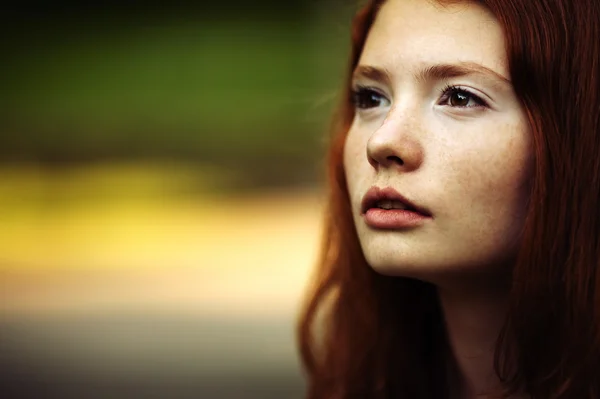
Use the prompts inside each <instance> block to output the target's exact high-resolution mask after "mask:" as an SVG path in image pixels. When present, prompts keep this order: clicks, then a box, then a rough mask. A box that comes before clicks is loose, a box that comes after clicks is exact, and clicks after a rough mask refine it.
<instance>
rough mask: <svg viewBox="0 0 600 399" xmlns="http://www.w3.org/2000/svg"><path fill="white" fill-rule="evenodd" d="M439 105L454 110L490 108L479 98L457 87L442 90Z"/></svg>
mask: <svg viewBox="0 0 600 399" xmlns="http://www.w3.org/2000/svg"><path fill="white" fill-rule="evenodd" d="M439 105H446V106H450V107H454V108H479V107H487V106H488V105H487V103H486V102H485V101H484V100H482V99H481V98H480V97H479V96H477V95H475V94H473V93H471V92H470V91H468V90H466V89H462V88H460V87H457V86H447V87H445V88H444V89H443V90H442V97H441V98H440V103H439Z"/></svg>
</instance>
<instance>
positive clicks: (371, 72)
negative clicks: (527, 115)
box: [352, 62, 511, 85]
mask: <svg viewBox="0 0 600 399" xmlns="http://www.w3.org/2000/svg"><path fill="white" fill-rule="evenodd" d="M468 75H491V76H492V77H493V78H495V79H496V80H499V81H501V82H503V83H505V84H508V85H511V82H510V80H509V79H507V78H505V77H504V76H502V75H501V74H499V73H498V72H496V71H494V70H492V69H490V68H488V67H485V66H483V65H481V64H477V63H475V62H460V63H456V64H435V65H430V66H428V67H426V68H423V69H421V70H420V71H418V72H417V73H416V74H415V75H414V77H415V79H416V80H417V81H419V82H427V81H430V80H442V79H450V78H457V77H461V76H468ZM361 77H363V78H367V79H370V80H374V81H376V82H381V83H383V84H386V85H391V81H392V79H391V74H390V73H389V71H387V70H386V69H385V68H384V69H380V68H377V67H373V66H368V65H359V66H357V67H356V69H355V70H354V73H353V74H352V78H353V79H358V78H361Z"/></svg>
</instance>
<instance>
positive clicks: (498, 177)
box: [460, 145, 530, 216]
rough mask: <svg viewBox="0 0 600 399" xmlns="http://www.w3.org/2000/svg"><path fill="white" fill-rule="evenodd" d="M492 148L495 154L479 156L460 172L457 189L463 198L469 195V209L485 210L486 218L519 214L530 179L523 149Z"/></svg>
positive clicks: (509, 147)
mask: <svg viewBox="0 0 600 399" xmlns="http://www.w3.org/2000/svg"><path fill="white" fill-rule="evenodd" d="M495 148H496V150H497V151H495V152H490V153H487V154H486V153H481V152H480V157H479V159H478V161H477V162H472V163H471V164H470V166H468V167H465V168H464V169H463V176H462V178H461V179H460V181H461V182H462V185H461V187H460V188H461V189H462V190H463V192H464V193H465V194H466V193H470V194H469V196H470V197H471V198H470V199H471V201H468V202H471V205H472V206H474V207H479V208H486V209H485V210H486V212H489V215H490V216H491V215H492V214H496V215H497V216H500V214H504V213H505V212H509V213H511V214H513V215H515V214H520V213H521V211H522V209H523V208H524V205H525V202H526V194H527V193H528V185H527V182H528V181H529V177H530V176H529V175H530V170H529V169H530V168H529V161H528V154H527V149H526V147H525V146H519V148H516V147H515V146H514V145H508V146H506V147H505V148H502V146H498V147H495ZM502 210H504V211H502ZM515 216H516V215H515Z"/></svg>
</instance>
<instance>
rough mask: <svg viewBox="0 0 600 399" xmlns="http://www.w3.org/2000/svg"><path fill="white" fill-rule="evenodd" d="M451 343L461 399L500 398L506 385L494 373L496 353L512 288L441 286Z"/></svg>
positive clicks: (440, 297) (475, 284)
mask: <svg viewBox="0 0 600 399" xmlns="http://www.w3.org/2000/svg"><path fill="white" fill-rule="evenodd" d="M438 295H439V299H440V304H441V307H442V310H443V313H444V319H445V323H446V331H447V334H448V343H449V346H450V350H451V354H452V359H450V360H451V364H453V366H454V367H453V368H454V370H455V372H456V375H455V377H456V378H455V381H453V384H455V389H453V391H455V392H457V393H458V397H459V398H461V399H474V398H478V399H483V398H492V397H497V396H498V395H499V394H500V393H501V392H502V384H501V382H500V379H499V378H498V376H497V375H496V373H495V371H494V350H495V345H496V341H497V339H498V335H499V333H500V329H501V328H502V325H503V323H504V318H505V316H506V311H507V300H508V288H507V286H506V285H503V286H502V287H500V286H498V285H497V284H496V285H491V284H485V283H484V282H482V281H475V282H473V284H464V282H461V284H460V286H453V287H451V288H447V287H438Z"/></svg>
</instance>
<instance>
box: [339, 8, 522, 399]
mask: <svg viewBox="0 0 600 399" xmlns="http://www.w3.org/2000/svg"><path fill="white" fill-rule="evenodd" d="M353 90H354V91H355V96H354V98H355V103H356V115H355V118H354V121H353V124H352V127H351V128H350V131H349V132H348V137H347V140H346V145H345V148H344V167H345V171H346V177H347V182H348V190H349V194H350V201H351V204H352V209H353V217H354V221H355V225H356V229H357V233H358V237H359V240H360V243H361V247H362V250H363V252H364V254H365V257H366V259H367V261H368V262H369V264H370V265H371V267H373V268H374V269H375V270H377V271H378V272H380V273H383V274H389V275H396V276H404V277H411V278H418V279H422V280H425V281H429V282H432V283H433V284H435V285H436V286H437V287H438V292H439V295H440V300H441V304H442V308H443V310H444V317H445V321H446V327H447V330H448V336H449V342H450V345H451V348H452V351H453V355H454V357H453V359H451V360H452V361H453V362H454V363H455V364H456V368H457V371H458V378H457V381H455V382H454V385H455V388H454V390H455V392H454V394H455V395H456V397H457V398H461V399H471V398H488V397H489V398H491V397H494V396H493V395H495V394H498V390H499V388H500V387H501V385H500V382H499V381H498V379H497V377H496V376H495V373H494V372H493V349H494V343H495V342H496V338H497V335H498V333H499V329H500V327H501V325H502V322H503V317H504V314H505V311H506V299H507V291H508V281H507V278H506V276H507V275H508V271H509V270H510V266H511V262H513V260H514V257H515V256H516V254H517V251H518V243H519V237H520V234H521V229H522V227H523V223H524V219H525V214H526V209H527V198H528V193H529V191H528V190H529V184H528V182H529V179H530V178H531V167H532V149H531V134H530V130H529V125H528V122H527V119H526V115H525V113H524V110H523V109H522V106H521V104H520V102H519V100H518V98H517V97H516V96H515V93H514V90H513V87H512V84H511V82H510V74H509V71H508V63H507V56H506V50H505V44H504V36H503V32H502V28H501V26H500V25H499V23H498V22H497V21H496V20H495V18H494V16H493V15H492V14H491V13H489V11H487V10H486V9H485V8H483V7H482V6H480V5H477V4H475V3H471V2H468V3H467V2H465V3H462V4H457V5H452V6H440V5H438V4H437V3H435V2H433V1H428V0H388V2H386V3H385V4H384V5H383V7H382V9H381V11H380V13H379V14H378V17H377V19H376V21H375V23H374V25H373V27H372V28H371V30H370V32H369V35H368V38H367V41H366V43H365V47H364V49H363V52H362V54H361V57H360V60H359V62H358V66H357V68H356V70H355V72H354V76H353ZM373 186H377V187H380V188H385V187H391V188H393V189H395V190H396V191H398V192H400V193H401V194H402V195H403V196H405V197H406V198H408V199H409V200H410V201H412V202H414V203H415V204H417V205H419V206H422V207H424V208H426V209H427V210H429V211H430V213H431V218H429V219H427V220H426V221H425V222H424V223H423V224H422V225H419V226H417V227H411V228H405V229H395V230H394V229H391V230H390V229H383V230H381V229H376V228H372V227H371V226H369V225H367V224H366V223H365V220H364V217H363V215H362V214H361V201H362V198H363V196H364V195H365V193H366V192H367V191H368V190H369V189H370V188H371V187H373Z"/></svg>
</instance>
